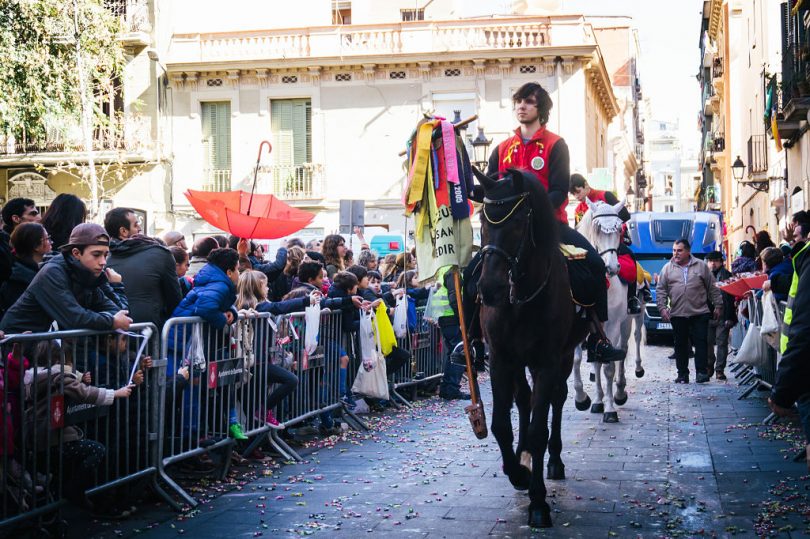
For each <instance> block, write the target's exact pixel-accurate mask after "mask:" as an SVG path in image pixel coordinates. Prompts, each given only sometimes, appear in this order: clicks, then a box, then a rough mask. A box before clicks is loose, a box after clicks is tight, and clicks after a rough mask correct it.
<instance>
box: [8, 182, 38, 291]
mask: <svg viewBox="0 0 810 539" xmlns="http://www.w3.org/2000/svg"><path fill="white" fill-rule="evenodd" d="M2 216H3V229H2V230H0V284H2V283H4V282H6V281H7V280H8V278H9V277H10V276H11V267H12V266H13V265H14V257H13V256H12V254H11V245H10V243H9V239H10V238H11V233H12V232H14V229H15V228H16V227H17V225H19V224H20V223H38V222H40V221H41V220H42V215H40V213H39V210H38V209H37V206H36V204H35V203H34V201H33V200H31V199H30V198H12V199H11V200H9V201H8V202H6V205H5V206H3V212H2Z"/></svg>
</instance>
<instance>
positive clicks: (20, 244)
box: [0, 223, 53, 313]
mask: <svg viewBox="0 0 810 539" xmlns="http://www.w3.org/2000/svg"><path fill="white" fill-rule="evenodd" d="M10 243H11V247H12V254H13V255H14V264H13V266H12V267H11V277H9V279H8V280H7V281H6V282H4V283H3V285H2V286H0V313H5V312H6V310H8V308H9V307H11V306H12V305H14V303H15V302H16V301H17V299H19V297H20V296H22V293H23V292H25V289H26V288H28V285H29V284H30V283H31V281H32V280H33V279H34V276H35V275H36V274H37V272H38V271H39V265H40V264H41V263H42V261H43V260H44V259H45V255H47V254H48V253H50V252H51V249H52V248H53V246H52V245H51V237H50V236H49V235H48V231H47V230H45V227H44V226H42V225H41V224H39V223H22V224H19V225H17V227H15V228H14V232H12V233H11V240H10Z"/></svg>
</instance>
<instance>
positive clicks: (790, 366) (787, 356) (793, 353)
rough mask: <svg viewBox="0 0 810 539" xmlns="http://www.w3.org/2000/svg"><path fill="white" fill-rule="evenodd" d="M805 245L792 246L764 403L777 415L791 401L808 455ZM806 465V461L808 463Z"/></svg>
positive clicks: (809, 343) (809, 312)
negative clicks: (775, 362)
mask: <svg viewBox="0 0 810 539" xmlns="http://www.w3.org/2000/svg"><path fill="white" fill-rule="evenodd" d="M808 245H810V244H808V243H805V242H799V243H796V244H795V245H794V246H793V249H792V251H791V255H792V256H791V258H792V260H793V269H794V273H793V279H792V282H791V286H790V290H789V291H788V306H787V310H786V311H785V319H784V326H785V327H784V329H783V335H782V342H781V350H782V360H781V361H780V362H779V366H778V367H777V370H776V383H775V384H774V386H773V389H772V391H771V397H770V399H768V404H769V405H770V407H771V409H772V410H773V411H774V413H776V414H777V415H779V416H786V415H789V414H790V408H791V406H793V403H794V402H795V403H796V404H797V406H798V408H799V415H800V416H801V420H802V426H803V427H804V435H805V437H806V438H807V443H808V446H807V447H808V453H810V259H808V250H810V249H808ZM808 463H810V460H808Z"/></svg>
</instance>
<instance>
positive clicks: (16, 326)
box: [0, 223, 132, 333]
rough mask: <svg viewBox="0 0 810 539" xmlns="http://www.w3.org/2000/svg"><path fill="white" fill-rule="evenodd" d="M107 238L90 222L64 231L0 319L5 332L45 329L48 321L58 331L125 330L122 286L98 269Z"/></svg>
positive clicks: (106, 249) (127, 320)
mask: <svg viewBox="0 0 810 539" xmlns="http://www.w3.org/2000/svg"><path fill="white" fill-rule="evenodd" d="M109 243H110V238H109V236H108V235H107V233H106V232H105V231H104V229H103V228H102V227H101V226H99V225H97V224H94V223H82V224H80V225H78V226H76V227H75V228H74V229H73V231H72V232H71V233H70V239H69V241H68V244H67V245H64V246H63V247H62V248H61V251H62V254H61V255H57V256H55V257H54V258H52V259H51V261H50V262H48V263H47V264H45V265H44V266H43V267H42V269H41V270H39V273H37V275H36V277H34V280H33V281H31V285H30V286H29V287H28V289H27V290H26V291H25V292H24V293H23V295H22V296H20V299H18V300H17V303H15V304H14V305H12V306H11V308H10V309H9V310H8V311H7V312H6V314H5V316H4V317H3V320H2V321H0V330H2V331H4V332H5V333H22V332H24V331H33V332H35V333H37V332H43V331H48V329H49V328H50V326H51V323H52V322H54V321H55V322H56V323H57V324H58V326H59V329H60V330H67V329H96V330H111V329H129V325H130V323H132V319H130V318H129V316H127V314H128V311H127V310H126V296H125V295H124V293H123V287H122V286H121V285H120V283H119V284H117V285H116V286H115V287H113V290H114V292H115V297H116V298H117V301H113V299H111V297H110V296H111V295H112V294H111V292H110V284H109V282H108V281H107V274H106V272H105V271H104V269H105V266H106V264H107V255H108V254H109V252H110V248H109Z"/></svg>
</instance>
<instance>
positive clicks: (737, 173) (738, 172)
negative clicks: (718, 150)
mask: <svg viewBox="0 0 810 539" xmlns="http://www.w3.org/2000/svg"><path fill="white" fill-rule="evenodd" d="M743 172H745V163H743V161H742V159H740V156H739V155H738V156H737V159H735V160H734V164H733V165H731V173H732V174H733V175H734V179H735V180H737V181H740V180H742V177H743Z"/></svg>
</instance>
